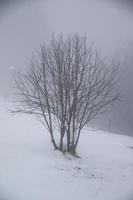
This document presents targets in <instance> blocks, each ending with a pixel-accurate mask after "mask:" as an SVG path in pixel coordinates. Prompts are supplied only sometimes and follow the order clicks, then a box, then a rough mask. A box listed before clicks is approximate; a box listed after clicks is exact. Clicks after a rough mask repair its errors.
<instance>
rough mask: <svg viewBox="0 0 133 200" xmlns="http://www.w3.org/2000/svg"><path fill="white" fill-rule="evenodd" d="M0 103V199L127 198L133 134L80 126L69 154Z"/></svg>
mask: <svg viewBox="0 0 133 200" xmlns="http://www.w3.org/2000/svg"><path fill="white" fill-rule="evenodd" d="M9 107H10V106H9V105H8V104H5V103H0V200H56V199H57V200H81V199H83V200H133V191H132V188H133V138H130V137H127V136H120V135H115V134H108V133H103V132H100V131H90V130H85V131H84V133H83V134H82V137H81V141H80V144H79V149H78V152H79V154H80V156H81V159H73V158H72V157H70V156H66V157H65V156H63V155H62V154H61V153H59V152H54V151H53V149H52V146H51V144H50V143H49V135H48V133H47V131H46V130H45V129H44V128H43V126H42V125H41V124H40V123H39V122H38V121H35V120H34V119H33V118H32V117H31V118H30V117H29V116H25V115H15V116H12V115H11V114H9V113H8V112H7V108H9Z"/></svg>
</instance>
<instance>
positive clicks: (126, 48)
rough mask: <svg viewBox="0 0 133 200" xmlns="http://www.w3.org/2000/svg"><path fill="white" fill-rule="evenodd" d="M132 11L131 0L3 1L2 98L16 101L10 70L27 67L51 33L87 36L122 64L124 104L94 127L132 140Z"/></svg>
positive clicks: (0, 18) (0, 13)
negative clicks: (32, 56) (13, 96)
mask: <svg viewBox="0 0 133 200" xmlns="http://www.w3.org/2000/svg"><path fill="white" fill-rule="evenodd" d="M132 8H133V1H131V0H112V1H111V0H37V1H36V0H23V1H22V0H21V1H20V0H3V1H2V0H1V1H0V96H1V97H2V98H7V99H9V98H11V97H12V95H13V87H12V86H13V83H12V77H11V72H12V69H13V68H16V69H23V68H25V67H26V66H27V65H26V63H28V61H29V59H30V57H31V55H32V54H33V53H34V52H36V50H38V48H39V46H40V44H41V43H42V42H43V41H47V40H48V39H49V38H50V35H51V33H52V32H54V33H56V34H58V33H61V32H62V33H64V34H67V33H75V32H78V33H79V34H81V35H83V34H85V33H86V35H87V37H88V41H89V43H90V44H92V43H94V45H95V46H96V47H97V48H99V49H100V50H101V53H102V54H103V55H105V56H107V57H108V59H112V60H116V61H118V60H120V63H121V65H120V88H121V96H122V99H121V102H120V103H119V105H117V107H116V109H115V112H113V113H111V114H110V115H106V117H102V119H99V120H98V122H97V123H95V124H96V126H97V127H98V128H101V129H106V130H108V131H111V132H118V133H122V134H129V135H132V136H133V14H132V12H133V9H132ZM105 119H106V120H105Z"/></svg>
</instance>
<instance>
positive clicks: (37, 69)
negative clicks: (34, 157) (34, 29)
mask: <svg viewBox="0 0 133 200" xmlns="http://www.w3.org/2000/svg"><path fill="white" fill-rule="evenodd" d="M14 80H15V85H16V88H17V91H18V95H19V100H18V102H19V105H18V107H17V109H16V110H15V112H19V113H27V114H33V115H36V116H37V117H38V118H39V119H40V121H41V122H42V123H43V124H44V125H45V126H46V127H47V129H48V131H49V133H50V136H51V141H52V144H53V146H54V148H55V149H58V150H60V151H62V152H64V151H67V152H69V153H71V154H73V155H76V147H77V145H78V141H79V138H80V135H81V131H82V129H83V128H84V126H85V125H87V124H88V123H89V122H90V121H91V120H92V119H94V118H95V117H96V116H97V115H99V114H101V113H104V112H106V111H107V110H108V108H109V106H110V105H112V104H113V103H114V102H115V101H116V100H117V99H118V93H117V91H116V90H115V85H116V82H117V66H115V65H112V66H106V64H105V62H104V61H103V60H102V59H101V58H100V55H99V53H98V51H96V50H94V49H93V48H92V47H89V46H88V45H87V41H86V37H79V36H78V35H77V34H76V35H74V36H71V35H70V36H68V37H67V38H66V39H64V38H63V36H62V35H60V36H59V38H58V39H57V40H56V39H55V38H54V37H52V40H51V42H50V44H49V46H48V47H47V46H46V45H45V44H43V45H42V46H41V48H40V51H39V56H36V57H34V58H32V59H31V63H30V68H29V69H28V71H27V72H26V73H24V74H22V73H15V74H14ZM57 134H58V136H57Z"/></svg>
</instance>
